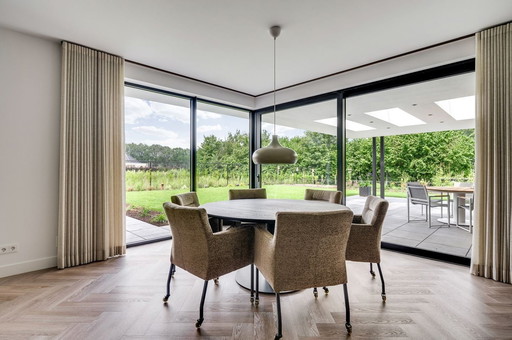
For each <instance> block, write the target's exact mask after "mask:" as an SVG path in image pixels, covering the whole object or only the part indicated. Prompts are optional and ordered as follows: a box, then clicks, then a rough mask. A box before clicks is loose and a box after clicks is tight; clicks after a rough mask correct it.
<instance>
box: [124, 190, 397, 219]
mask: <svg viewBox="0 0 512 340" xmlns="http://www.w3.org/2000/svg"><path fill="white" fill-rule="evenodd" d="M233 188H234V187H217V188H203V189H199V190H198V191H197V195H198V197H199V202H201V203H208V202H215V201H223V200H227V199H228V190H229V189H233ZM265 188H266V189H267V197H268V198H288V199H303V198H304V191H305V189H306V187H304V186H298V185H297V186H296V185H267V186H265ZM332 190H334V188H333V189H332ZM184 192H186V190H152V191H128V192H126V203H128V204H130V205H131V206H134V207H143V208H147V209H149V210H154V211H162V212H163V208H162V204H163V203H164V202H168V201H170V200H171V196H172V195H176V194H181V193H184ZM357 194H358V192H357V190H347V196H354V195H357ZM386 196H387V197H406V194H405V193H404V192H386Z"/></svg>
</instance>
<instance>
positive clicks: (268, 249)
mask: <svg viewBox="0 0 512 340" xmlns="http://www.w3.org/2000/svg"><path fill="white" fill-rule="evenodd" d="M352 216H353V213H352V211H351V210H349V209H347V210H340V211H335V212H332V211H331V212H278V213H277V214H276V227H275V231H274V234H273V235H272V234H271V233H270V232H268V231H267V230H264V229H262V228H256V229H255V234H254V242H255V245H254V264H255V265H256V267H257V270H256V277H257V275H258V273H257V272H258V270H259V271H261V273H262V274H263V276H264V277H265V279H266V280H267V281H268V283H269V284H270V286H272V288H273V289H274V291H275V295H276V306H277V334H276V336H275V339H280V338H281V337H282V321H281V301H280V292H282V291H288V290H299V289H305V288H313V287H322V286H332V285H338V284H343V291H344V295H345V310H346V323H345V327H346V328H347V331H348V332H349V333H350V332H351V331H352V326H351V325H350V306H349V300H348V289H347V272H346V267H345V248H346V245H347V241H348V236H349V233H350V224H351V222H352ZM256 296H258V285H256Z"/></svg>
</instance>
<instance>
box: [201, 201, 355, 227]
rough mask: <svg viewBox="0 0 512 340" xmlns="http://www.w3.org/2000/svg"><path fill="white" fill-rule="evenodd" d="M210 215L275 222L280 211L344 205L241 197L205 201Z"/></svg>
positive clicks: (333, 209) (319, 209) (327, 209)
mask: <svg viewBox="0 0 512 340" xmlns="http://www.w3.org/2000/svg"><path fill="white" fill-rule="evenodd" d="M200 207H201V208H205V209H206V212H207V213H208V215H209V216H213V217H219V218H224V219H233V220H238V221H250V222H273V221H275V219H276V212H278V211H309V212H318V211H339V210H349V208H347V207H346V206H344V205H341V204H335V203H329V202H325V201H311V200H289V199H240V200H229V201H219V202H211V203H205V204H203V205H201V206H200Z"/></svg>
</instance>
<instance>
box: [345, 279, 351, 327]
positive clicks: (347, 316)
mask: <svg viewBox="0 0 512 340" xmlns="http://www.w3.org/2000/svg"><path fill="white" fill-rule="evenodd" d="M343 295H345V328H346V329H347V332H348V334H350V333H352V325H351V324H350V304H349V302H348V288H347V284H346V283H344V284H343Z"/></svg>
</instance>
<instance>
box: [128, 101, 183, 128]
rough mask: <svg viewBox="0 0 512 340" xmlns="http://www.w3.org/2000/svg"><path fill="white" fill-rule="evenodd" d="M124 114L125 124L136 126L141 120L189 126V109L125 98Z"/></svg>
mask: <svg viewBox="0 0 512 340" xmlns="http://www.w3.org/2000/svg"><path fill="white" fill-rule="evenodd" d="M124 112H125V123H126V124H137V123H138V122H139V121H140V120H141V119H143V118H156V119H158V120H159V121H169V120H174V121H179V122H181V123H185V124H190V108H188V107H183V106H177V105H171V104H165V103H159V102H154V101H148V100H144V99H140V98H132V97H125V100H124Z"/></svg>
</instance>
